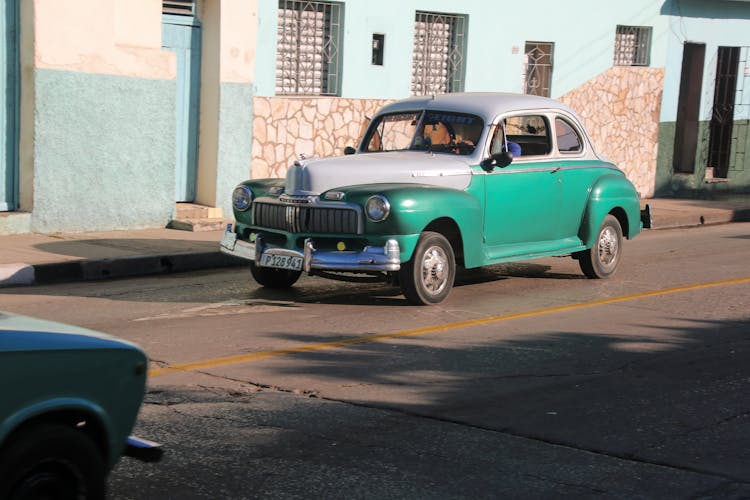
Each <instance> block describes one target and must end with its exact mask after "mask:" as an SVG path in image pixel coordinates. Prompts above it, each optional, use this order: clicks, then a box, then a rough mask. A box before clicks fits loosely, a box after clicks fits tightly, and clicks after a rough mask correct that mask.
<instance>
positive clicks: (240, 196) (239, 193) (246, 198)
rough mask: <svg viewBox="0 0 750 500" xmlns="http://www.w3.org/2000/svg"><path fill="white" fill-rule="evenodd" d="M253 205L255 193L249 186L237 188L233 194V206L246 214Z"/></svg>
mask: <svg viewBox="0 0 750 500" xmlns="http://www.w3.org/2000/svg"><path fill="white" fill-rule="evenodd" d="M252 203H253V192H252V191H250V188H249V187H247V186H244V185H243V186H237V187H236V188H234V192H232V205H233V206H234V208H236V209H237V210H239V211H240V212H244V211H245V210H247V209H248V208H250V205H252Z"/></svg>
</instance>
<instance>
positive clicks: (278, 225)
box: [221, 93, 650, 304]
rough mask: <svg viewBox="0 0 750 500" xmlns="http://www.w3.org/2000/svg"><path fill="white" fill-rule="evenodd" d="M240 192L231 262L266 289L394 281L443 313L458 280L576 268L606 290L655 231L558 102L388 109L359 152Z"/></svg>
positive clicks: (524, 99) (443, 103) (420, 101)
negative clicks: (460, 273) (314, 279)
mask: <svg viewBox="0 0 750 500" xmlns="http://www.w3.org/2000/svg"><path fill="white" fill-rule="evenodd" d="M347 149H348V150H347V151H346V153H347V154H346V155H345V156H341V157H336V158H324V159H319V158H310V159H303V160H300V161H297V162H295V163H294V165H292V166H290V167H289V169H288V171H287V176H286V179H257V180H248V181H245V182H242V183H241V184H240V185H239V186H237V187H236V188H235V190H234V193H233V195H232V201H233V206H234V217H235V220H236V223H235V224H234V227H233V228H232V227H231V225H230V226H228V227H227V230H226V232H225V234H224V237H223V239H222V242H221V250H222V251H223V252H225V253H227V254H230V255H234V256H238V257H242V258H245V259H247V260H249V261H250V271H251V272H252V275H253V277H254V278H255V280H256V281H257V282H258V283H260V284H261V285H263V286H266V287H272V288H284V287H290V286H292V285H293V284H294V283H295V282H296V281H297V279H298V278H299V276H300V274H301V273H302V272H305V273H308V274H311V275H317V276H324V277H328V278H335V279H336V278H338V279H347V280H350V279H352V278H356V277H362V278H366V279H373V278H376V279H383V280H386V281H388V282H390V283H393V284H394V285H398V286H400V287H401V290H402V291H403V294H404V295H405V297H406V298H407V299H408V300H409V301H410V302H412V303H414V304H437V303H440V302H442V301H443V300H445V299H446V298H447V297H448V295H449V293H450V291H451V288H452V287H453V281H454V277H455V274H456V268H457V266H463V267H465V268H473V267H478V266H486V265H490V264H497V263H501V262H509V261H516V260H526V259H533V258H536V257H545V256H551V255H571V256H572V257H573V258H574V259H577V260H578V262H579V263H580V267H581V269H582V271H583V273H584V274H585V275H586V276H588V277H591V278H608V277H610V276H612V275H613V274H614V273H615V271H616V270H617V267H618V264H619V263H620V260H621V258H622V242H623V238H628V239H629V238H633V237H634V236H636V235H637V234H638V233H639V232H640V231H641V229H642V228H643V227H644V226H646V227H648V226H649V221H650V216H649V214H648V211H647V209H646V210H643V211H642V210H641V209H640V205H639V199H638V193H637V192H636V190H635V188H634V187H633V185H632V184H631V183H630V181H628V179H627V178H626V177H625V174H624V173H623V172H622V171H620V170H619V169H618V168H617V167H616V166H615V165H613V164H612V163H610V162H608V161H606V160H605V159H603V158H602V157H600V156H599V155H598V154H597V152H596V151H595V149H594V146H593V144H592V143H591V140H590V139H589V137H588V135H587V133H586V131H585V130H584V127H583V125H582V124H581V121H580V120H579V119H578V118H577V117H576V115H575V113H574V112H573V111H572V110H570V109H569V108H568V107H566V106H565V105H563V104H561V103H559V102H557V101H554V100H552V99H547V98H542V97H536V96H528V95H516V94H488V93H466V94H446V95H438V96H427V97H414V98H410V99H406V100H402V101H398V102H395V103H393V104H390V105H387V106H385V107H384V108H382V109H381V110H380V111H379V112H378V113H377V115H376V116H375V117H374V118H373V119H372V121H371V123H370V125H369V127H368V129H367V131H366V133H365V135H364V137H363V139H362V142H361V144H360V145H359V147H358V148H357V149H354V148H347Z"/></svg>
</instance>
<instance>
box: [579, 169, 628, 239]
mask: <svg viewBox="0 0 750 500" xmlns="http://www.w3.org/2000/svg"><path fill="white" fill-rule="evenodd" d="M608 214H612V215H614V216H615V217H617V220H619V221H620V225H621V226H622V231H623V235H624V236H625V237H626V238H628V239H631V238H634V237H635V236H636V235H637V234H638V233H639V232H640V231H641V212H640V204H639V201H638V192H637V191H636V190H635V187H634V186H633V184H632V183H631V182H630V181H629V180H628V179H627V178H626V177H625V176H624V175H614V174H612V175H605V176H602V177H601V178H599V179H598V180H597V181H596V183H594V185H593V186H592V187H591V191H590V192H589V200H588V202H587V204H586V210H585V212H584V217H583V221H582V223H581V228H580V231H579V233H578V236H579V237H580V238H581V241H583V243H584V244H585V245H586V246H587V247H589V248H591V247H592V246H593V245H594V240H595V239H596V235H597V233H598V232H599V227H600V226H601V224H602V221H603V220H604V217H606V216H607V215H608Z"/></svg>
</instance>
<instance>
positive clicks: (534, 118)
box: [490, 115, 552, 156]
mask: <svg viewBox="0 0 750 500" xmlns="http://www.w3.org/2000/svg"><path fill="white" fill-rule="evenodd" d="M504 126H505V137H503V126H502V124H501V125H499V126H498V127H496V129H495V134H494V136H493V138H492V142H491V145H490V154H495V153H499V152H502V151H504V150H505V141H506V140H507V143H508V150H509V151H510V152H511V153H512V154H513V156H540V155H547V154H549V153H550V151H551V144H552V141H550V135H549V133H550V127H549V126H548V125H547V119H546V118H545V117H544V116H542V115H520V116H509V117H508V118H506V119H505V120H504Z"/></svg>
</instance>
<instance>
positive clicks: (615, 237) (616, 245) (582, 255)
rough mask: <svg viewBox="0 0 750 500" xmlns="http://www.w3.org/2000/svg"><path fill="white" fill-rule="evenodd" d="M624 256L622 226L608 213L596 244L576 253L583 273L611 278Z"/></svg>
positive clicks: (595, 276) (589, 275) (590, 276)
mask: <svg viewBox="0 0 750 500" xmlns="http://www.w3.org/2000/svg"><path fill="white" fill-rule="evenodd" d="M621 257H622V227H620V222H619V221H618V220H617V218H615V217H614V216H613V215H607V216H606V217H605V218H604V221H603V222H602V225H601V227H600V228H599V233H598V234H597V236H596V241H595V242H594V246H593V247H592V248H590V249H588V250H584V251H583V252H579V253H578V254H577V255H576V258H577V259H578V264H579V265H580V266H581V271H583V274H585V275H586V276H588V277H589V278H609V277H610V276H612V275H614V274H615V271H617V265H618V264H619V263H620V258H621Z"/></svg>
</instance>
